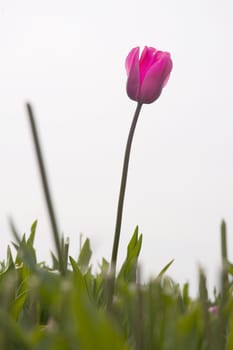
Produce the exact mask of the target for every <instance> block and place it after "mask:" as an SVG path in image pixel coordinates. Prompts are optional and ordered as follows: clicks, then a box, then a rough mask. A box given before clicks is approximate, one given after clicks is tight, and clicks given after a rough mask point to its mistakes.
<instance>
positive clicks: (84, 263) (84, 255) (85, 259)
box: [78, 238, 92, 273]
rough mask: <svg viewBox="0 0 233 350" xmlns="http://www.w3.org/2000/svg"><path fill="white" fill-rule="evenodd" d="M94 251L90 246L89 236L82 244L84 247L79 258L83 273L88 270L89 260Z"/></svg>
mask: <svg viewBox="0 0 233 350" xmlns="http://www.w3.org/2000/svg"><path fill="white" fill-rule="evenodd" d="M91 255H92V251H91V248H90V240H89V238H87V239H86V240H85V242H84V244H83V246H82V249H81V251H80V254H79V258H78V266H79V268H80V270H81V271H82V273H85V272H86V271H87V270H88V266H89V262H90V259H91Z"/></svg>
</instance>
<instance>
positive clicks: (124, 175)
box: [111, 102, 142, 278]
mask: <svg viewBox="0 0 233 350" xmlns="http://www.w3.org/2000/svg"><path fill="white" fill-rule="evenodd" d="M141 108H142V103H140V102H138V104H137V108H136V110H135V113H134V117H133V121H132V124H131V127H130V131H129V136H128V140H127V144H126V149H125V157H124V163H123V170H122V176H121V186H120V193H119V199H118V207H117V217H116V226H115V235H114V242H113V248H112V259H111V271H112V273H113V275H114V277H115V268H116V262H117V253H118V246H119V240H120V232H121V222H122V212H123V205H124V198H125V188H126V182H127V174H128V167H129V157H130V150H131V145H132V140H133V135H134V131H135V127H136V124H137V121H138V117H139V114H140V111H141ZM114 277H113V278H114Z"/></svg>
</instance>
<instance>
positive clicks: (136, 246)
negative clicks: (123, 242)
mask: <svg viewBox="0 0 233 350" xmlns="http://www.w3.org/2000/svg"><path fill="white" fill-rule="evenodd" d="M141 246H142V235H140V236H139V237H138V226H137V227H136V229H135V231H134V234H133V236H132V238H131V240H130V242H129V244H128V248H127V256H126V259H125V261H124V263H123V265H122V267H121V270H120V272H119V274H118V277H117V278H118V279H121V278H123V279H124V280H126V281H128V282H135V281H136V270H137V260H138V256H139V253H140V250H141Z"/></svg>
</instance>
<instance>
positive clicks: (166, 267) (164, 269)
mask: <svg viewBox="0 0 233 350" xmlns="http://www.w3.org/2000/svg"><path fill="white" fill-rule="evenodd" d="M173 262H174V259H172V260H171V261H169V263H168V264H167V265H165V266H164V267H163V268H162V270H161V271H160V273H159V274H158V278H161V277H162V276H163V275H164V274H165V272H166V271H167V270H168V269H169V267H170V266H171V264H172V263H173Z"/></svg>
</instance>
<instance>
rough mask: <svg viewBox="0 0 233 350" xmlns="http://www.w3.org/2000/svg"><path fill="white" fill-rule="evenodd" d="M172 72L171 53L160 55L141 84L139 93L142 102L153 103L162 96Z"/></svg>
mask: <svg viewBox="0 0 233 350" xmlns="http://www.w3.org/2000/svg"><path fill="white" fill-rule="evenodd" d="M157 59H158V61H157ZM171 70H172V61H171V58H170V55H169V53H167V52H161V53H159V54H158V56H157V58H156V61H155V63H154V64H153V65H152V66H151V67H150V68H149V70H148V71H147V73H146V75H145V77H144V80H143V82H142V84H141V89H140V92H139V95H140V102H142V103H152V102H154V101H155V100H156V99H157V98H158V97H159V96H160V94H161V92H162V89H163V87H164V85H165V84H166V82H167V80H168V78H169V75H170V72H171Z"/></svg>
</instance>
